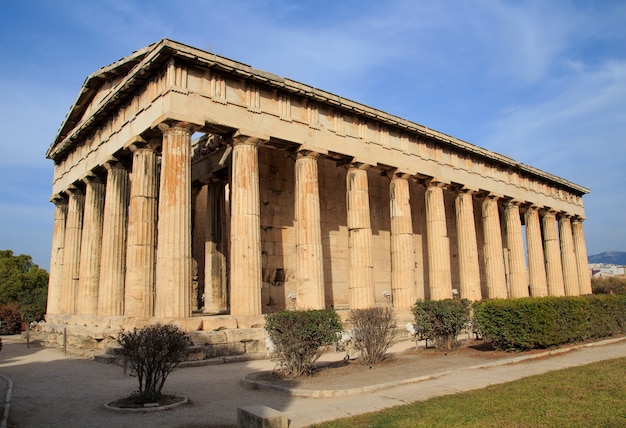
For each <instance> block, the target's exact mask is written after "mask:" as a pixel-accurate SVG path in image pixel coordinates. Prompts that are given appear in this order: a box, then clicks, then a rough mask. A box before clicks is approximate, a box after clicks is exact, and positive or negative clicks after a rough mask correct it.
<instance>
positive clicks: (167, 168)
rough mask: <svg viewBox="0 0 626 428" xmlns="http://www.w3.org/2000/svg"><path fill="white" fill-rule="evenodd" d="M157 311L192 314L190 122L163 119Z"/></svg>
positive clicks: (168, 315) (163, 315)
mask: <svg viewBox="0 0 626 428" xmlns="http://www.w3.org/2000/svg"><path fill="white" fill-rule="evenodd" d="M159 129H160V130H161V132H162V133H163V149H162V158H161V182H160V191H159V213H158V224H157V231H158V232H157V236H158V251H157V264H156V285H155V304H154V315H155V316H156V317H158V318H187V317H190V316H191V280H192V278H191V135H192V133H193V129H192V127H191V126H190V125H189V124H187V123H177V124H174V125H172V126H170V125H167V124H165V123H162V124H160V125H159Z"/></svg>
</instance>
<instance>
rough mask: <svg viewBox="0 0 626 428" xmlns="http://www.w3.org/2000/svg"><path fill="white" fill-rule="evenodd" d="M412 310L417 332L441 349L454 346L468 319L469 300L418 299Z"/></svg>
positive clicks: (447, 349)
mask: <svg viewBox="0 0 626 428" xmlns="http://www.w3.org/2000/svg"><path fill="white" fill-rule="evenodd" d="M412 311H413V316H414V317H415V325H416V330H417V334H418V335H419V336H420V337H422V338H424V339H426V340H430V341H432V342H433V343H434V344H435V347H436V348H437V349H438V350H441V351H449V350H451V349H453V348H454V347H455V346H456V344H457V337H458V335H459V333H460V332H461V331H462V330H463V329H465V328H466V327H467V326H468V324H469V321H470V301H469V300H467V299H460V300H457V299H445V300H429V301H421V300H418V301H417V302H416V303H415V305H413V307H412Z"/></svg>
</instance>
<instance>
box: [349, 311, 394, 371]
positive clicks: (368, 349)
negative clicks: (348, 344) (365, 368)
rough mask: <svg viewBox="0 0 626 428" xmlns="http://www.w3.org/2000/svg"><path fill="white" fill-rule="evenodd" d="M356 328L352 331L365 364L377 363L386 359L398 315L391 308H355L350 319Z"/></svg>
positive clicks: (356, 347)
mask: <svg viewBox="0 0 626 428" xmlns="http://www.w3.org/2000/svg"><path fill="white" fill-rule="evenodd" d="M348 321H350V322H351V323H352V324H353V325H354V328H353V329H352V330H351V331H350V334H351V335H352V338H353V340H354V347H355V349H357V350H358V351H360V353H361V356H360V359H361V362H362V363H363V364H376V363H380V362H381V361H383V360H384V359H385V354H386V352H387V349H389V347H390V346H391V342H392V340H393V337H394V333H395V328H396V317H395V313H394V311H393V309H391V308H368V309H353V310H351V311H350V317H349V319H348Z"/></svg>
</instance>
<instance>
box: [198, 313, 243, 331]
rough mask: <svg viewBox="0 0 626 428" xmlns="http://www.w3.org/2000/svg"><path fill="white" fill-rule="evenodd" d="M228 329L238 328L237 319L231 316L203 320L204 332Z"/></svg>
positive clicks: (204, 318) (218, 316)
mask: <svg viewBox="0 0 626 428" xmlns="http://www.w3.org/2000/svg"><path fill="white" fill-rule="evenodd" d="M227 328H237V318H235V317H232V316H230V315H217V316H212V317H203V318H202V330H223V329H227Z"/></svg>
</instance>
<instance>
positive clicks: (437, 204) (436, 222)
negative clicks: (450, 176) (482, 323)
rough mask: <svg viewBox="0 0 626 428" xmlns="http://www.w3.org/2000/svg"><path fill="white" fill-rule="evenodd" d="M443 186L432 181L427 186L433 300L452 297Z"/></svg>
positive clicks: (427, 219)
mask: <svg viewBox="0 0 626 428" xmlns="http://www.w3.org/2000/svg"><path fill="white" fill-rule="evenodd" d="M443 186H444V184H443V183H439V182H435V181H431V182H429V183H428V185H427V187H426V197H425V199H426V242H427V245H428V284H429V290H430V299H431V300H443V299H451V298H452V273H451V270H450V242H449V241H448V239H449V238H448V231H447V227H446V208H445V204H444V199H443Z"/></svg>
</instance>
